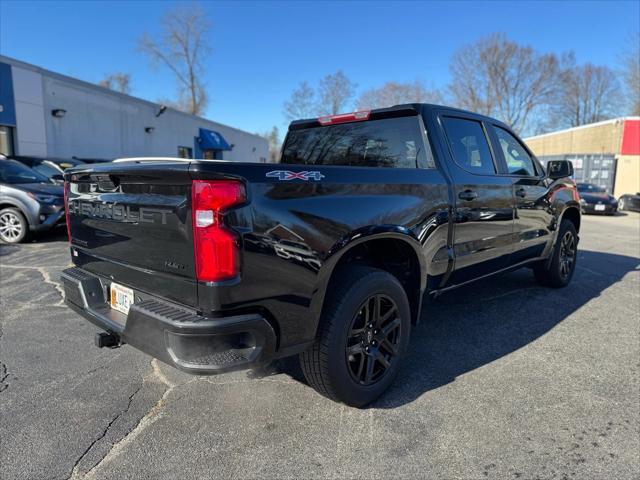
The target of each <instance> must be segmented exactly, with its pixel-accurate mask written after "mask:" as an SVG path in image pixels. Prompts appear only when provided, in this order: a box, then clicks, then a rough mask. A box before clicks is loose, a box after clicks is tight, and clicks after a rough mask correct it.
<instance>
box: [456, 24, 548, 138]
mask: <svg viewBox="0 0 640 480" xmlns="http://www.w3.org/2000/svg"><path fill="white" fill-rule="evenodd" d="M450 70H451V76H452V78H453V80H452V82H451V85H450V87H449V89H450V92H451V94H452V96H453V100H454V102H455V103H456V104H457V105H458V106H460V107H462V108H468V109H470V110H474V111H478V112H480V113H484V114H487V115H493V116H496V117H498V118H500V119H501V120H503V121H504V122H506V123H508V124H509V125H511V126H512V127H513V128H514V129H515V130H516V131H519V132H522V131H523V130H526V129H527V127H528V126H529V124H528V122H529V120H530V117H531V115H532V114H533V113H534V112H535V110H536V109H538V108H539V107H544V106H545V105H549V104H551V103H552V102H553V99H554V98H555V93H556V91H557V79H558V72H559V66H558V59H557V57H556V56H555V55H553V54H540V53H537V52H536V51H534V50H533V49H532V48H531V47H528V46H520V45H518V44H516V43H515V42H511V41H509V40H508V39H507V38H506V37H505V36H504V35H501V34H494V35H491V36H489V37H486V38H483V39H481V40H479V41H478V42H476V43H474V44H472V45H467V46H465V47H462V49H460V50H458V51H457V52H456V53H455V54H454V56H453V58H452V61H451V64H450Z"/></svg>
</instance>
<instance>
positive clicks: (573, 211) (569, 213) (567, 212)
mask: <svg viewBox="0 0 640 480" xmlns="http://www.w3.org/2000/svg"><path fill="white" fill-rule="evenodd" d="M581 218H582V217H581V214H580V208H579V207H578V206H575V205H568V206H567V207H566V208H565V209H564V211H563V212H562V217H561V218H560V221H562V220H564V219H567V220H569V221H571V222H572V223H573V226H574V227H575V229H576V233H580V223H581Z"/></svg>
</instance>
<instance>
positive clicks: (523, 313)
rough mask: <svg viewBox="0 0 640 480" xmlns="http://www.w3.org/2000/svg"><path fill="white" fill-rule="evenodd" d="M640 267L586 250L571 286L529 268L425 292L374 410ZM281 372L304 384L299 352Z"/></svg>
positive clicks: (521, 342) (491, 352)
mask: <svg viewBox="0 0 640 480" xmlns="http://www.w3.org/2000/svg"><path fill="white" fill-rule="evenodd" d="M639 266H640V259H638V258H634V257H629V256H625V255H616V254H609V253H601V252H593V251H584V250H583V251H580V252H579V256H578V263H577V267H578V269H577V270H576V272H575V275H574V278H573V280H572V282H571V284H570V285H569V286H567V287H566V288H564V289H549V288H545V287H541V286H539V285H538V283H537V282H536V281H535V279H534V277H533V273H532V272H531V270H530V269H528V268H524V269H521V270H518V271H516V272H512V273H509V274H506V275H500V276H496V277H493V278H490V279H486V280H483V281H478V282H476V283H474V284H472V285H470V286H468V287H462V288H460V289H457V290H454V291H451V292H449V293H446V294H444V295H442V296H441V297H439V298H438V299H436V300H434V301H430V300H428V299H426V298H425V301H424V304H423V311H422V320H421V322H420V324H419V325H418V326H417V327H415V328H414V329H413V331H412V333H411V342H410V346H409V351H408V354H407V356H406V357H405V358H404V360H403V366H402V369H401V371H400V373H399V375H398V377H397V378H396V381H395V382H394V384H393V385H392V386H391V388H390V389H389V390H388V391H387V392H386V393H385V394H383V395H382V397H380V398H379V399H378V400H377V401H375V402H374V403H372V404H371V405H370V407H371V408H396V407H399V406H402V405H405V404H407V403H410V402H412V401H413V400H415V399H416V398H418V397H420V396H421V395H423V394H424V393H426V392H428V391H430V390H433V389H436V388H439V387H441V386H443V385H446V384H448V383H451V382H453V381H455V379H456V377H459V376H460V375H463V374H465V373H467V372H470V371H472V370H475V369H476V368H479V367H482V366H483V365H486V364H489V363H491V362H493V361H495V360H497V359H499V358H501V357H504V356H505V355H509V354H510V353H512V352H514V351H516V350H518V349H520V348H522V347H524V346H526V345H528V344H529V343H531V342H533V341H535V340H536V339H538V338H540V337H541V336H543V335H544V334H545V333H547V332H549V331H550V330H551V329H553V328H554V327H555V326H556V325H558V324H559V323H560V322H562V321H563V320H564V319H566V318H567V317H568V316H570V315H571V314H572V313H573V312H575V311H576V310H577V309H579V308H580V307H582V306H583V305H585V304H586V303H587V302H589V301H590V300H592V299H593V298H596V297H598V296H599V295H600V294H601V293H602V292H603V291H604V290H605V289H607V288H608V287H610V286H612V285H613V284H615V283H617V282H619V281H620V280H621V279H622V277H623V276H624V275H625V274H627V273H628V272H631V271H633V270H636V269H638V268H639ZM280 371H281V372H282V373H286V374H287V375H289V376H291V377H292V378H294V379H296V380H299V381H302V382H304V377H303V374H302V371H301V370H300V367H299V365H298V362H297V358H296V357H292V358H288V359H284V360H283V361H282V362H281V365H280Z"/></svg>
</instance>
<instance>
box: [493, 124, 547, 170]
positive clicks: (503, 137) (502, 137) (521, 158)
mask: <svg viewBox="0 0 640 480" xmlns="http://www.w3.org/2000/svg"><path fill="white" fill-rule="evenodd" d="M493 128H494V130H495V132H496V136H497V137H498V142H499V143H500V148H501V149H502V153H503V154H504V160H505V161H506V162H507V168H508V169H509V173H510V174H511V175H523V176H528V177H535V176H536V175H537V174H536V167H535V166H534V165H533V160H532V159H531V157H530V156H529V154H528V153H527V151H526V150H525V149H524V147H523V146H522V145H521V144H520V142H519V141H518V140H516V139H515V137H514V136H513V135H511V134H510V133H509V132H507V131H506V130H505V129H504V128H500V127H498V126H494V127H493Z"/></svg>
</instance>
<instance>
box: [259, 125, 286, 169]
mask: <svg viewBox="0 0 640 480" xmlns="http://www.w3.org/2000/svg"><path fill="white" fill-rule="evenodd" d="M258 135H260V136H261V137H264V138H266V139H267V142H269V163H278V161H279V160H280V146H281V141H280V130H278V127H276V126H274V127H273V128H272V129H271V130H270V131H268V132H265V133H259V134H258Z"/></svg>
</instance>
